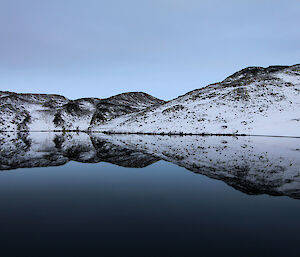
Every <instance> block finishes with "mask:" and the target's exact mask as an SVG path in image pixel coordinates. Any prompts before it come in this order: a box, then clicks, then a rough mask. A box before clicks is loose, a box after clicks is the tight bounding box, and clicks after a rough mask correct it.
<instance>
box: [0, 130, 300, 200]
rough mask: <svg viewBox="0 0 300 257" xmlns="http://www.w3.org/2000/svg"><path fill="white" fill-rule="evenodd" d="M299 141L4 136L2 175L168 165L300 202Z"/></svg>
mask: <svg viewBox="0 0 300 257" xmlns="http://www.w3.org/2000/svg"><path fill="white" fill-rule="evenodd" d="M299 142H300V141H299V139H294V138H272V137H217V136H205V137H203V136H186V137H181V136H149V135H146V136H144V135H104V134H102V133H92V134H87V133H62V132H59V133H58V132H56V133H42V132H40V133H39V132H32V133H22V132H19V133H0V146H1V147H0V170H11V169H17V168H29V167H47V166H58V165H64V164H65V163H67V162H69V161H77V162H83V163H98V162H108V163H112V164H115V165H119V166H123V167H132V168H143V167H146V166H148V165H151V164H153V163H155V162H157V161H159V160H163V161H167V162H171V163H174V164H176V165H179V166H182V167H184V168H186V169H188V170H190V171H192V172H194V173H195V174H201V175H205V176H208V177H210V178H213V179H217V180H221V181H224V183H226V184H228V185H229V186H231V187H233V188H235V189H237V190H239V191H242V192H244V193H247V194H253V195H258V194H269V195H274V196H282V195H285V196H289V197H292V198H297V199H300V173H299V172H300V158H299V157H300V144H299ZM195 179H201V176H199V177H198V176H197V178H196V177H195Z"/></svg>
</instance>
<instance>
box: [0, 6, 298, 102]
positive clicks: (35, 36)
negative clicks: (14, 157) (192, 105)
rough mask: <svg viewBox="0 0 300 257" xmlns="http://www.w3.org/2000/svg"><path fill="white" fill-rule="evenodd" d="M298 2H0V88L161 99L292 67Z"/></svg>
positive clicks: (295, 56)
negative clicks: (236, 76)
mask: <svg viewBox="0 0 300 257" xmlns="http://www.w3.org/2000/svg"><path fill="white" fill-rule="evenodd" d="M299 14H300V1H299V0H282V1H277V0H227V1H224V0H223V1H221V0H209V1H201V0H149V1H148V0H126V1H124V0H88V1H87V0H51V1H50V0H48V1H46V0H0V90H8V91H14V92H19V93H55V94H61V95H64V96H66V97H68V98H70V99H76V98H81V97H99V98H105V97H109V96H112V95H115V94H118V93H123V92H132V91H143V92H146V93H149V94H151V95H153V96H155V97H158V98H161V99H165V100H170V99H172V98H175V97H177V96H179V95H182V94H185V93H186V92H188V91H191V90H194V89H196V88H201V87H203V86H206V85H208V84H210V83H215V82H218V81H222V80H223V79H225V78H226V77H227V76H229V75H231V74H233V73H234V72H236V71H238V70H240V69H242V68H245V67H248V66H263V67H266V66H269V65H293V64H297V63H300V15H299Z"/></svg>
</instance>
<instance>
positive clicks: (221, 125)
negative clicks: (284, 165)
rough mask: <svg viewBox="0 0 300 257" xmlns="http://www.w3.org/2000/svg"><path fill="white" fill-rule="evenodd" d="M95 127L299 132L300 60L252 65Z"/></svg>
mask: <svg viewBox="0 0 300 257" xmlns="http://www.w3.org/2000/svg"><path fill="white" fill-rule="evenodd" d="M93 129H94V130H100V131H109V132H121V133H123V132H124V133H126V132H136V133H194V134H197V133H200V134H201V133H205V134H211V133H213V134H252V135H253V134H258V135H280V136H300V65H294V66H270V67H268V68H262V67H249V68H246V69H243V70H241V71H239V72H237V73H235V74H233V75H231V76H229V77H228V78H226V79H225V80H223V81H222V82H220V83H216V84H212V85H209V86H207V87H205V88H201V89H197V90H194V91H191V92H189V93H187V94H185V95H183V96H180V97H178V98H176V99H174V100H172V101H169V102H167V103H165V104H162V105H160V106H157V107H155V108H154V107H153V108H151V109H146V110H143V111H141V112H139V113H134V114H131V115H125V116H121V117H118V118H116V119H114V120H112V121H110V122H99V123H97V124H95V123H94V124H93Z"/></svg>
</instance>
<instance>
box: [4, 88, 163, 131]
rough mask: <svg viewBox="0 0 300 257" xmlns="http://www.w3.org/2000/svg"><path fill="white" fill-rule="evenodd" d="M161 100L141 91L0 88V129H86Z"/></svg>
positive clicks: (160, 102) (137, 110)
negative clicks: (75, 93)
mask: <svg viewBox="0 0 300 257" xmlns="http://www.w3.org/2000/svg"><path fill="white" fill-rule="evenodd" d="M162 103H164V101H162V100H160V99H157V98H155V97H153V96H150V95H148V94H146V93H141V92H130V93H124V94H120V95H116V96H113V97H110V98H107V99H99V98H81V99H77V100H69V99H67V98H65V97H63V96H60V95H46V94H17V93H12V92H1V91H0V131H1V130H2V131H22V130H30V131H43V130H63V129H78V130H87V129H88V128H89V127H90V126H91V124H93V123H95V122H97V123H99V121H108V120H110V119H112V118H115V117H118V116H121V115H124V114H129V113H133V112H139V111H141V110H144V109H146V108H148V107H151V106H154V105H157V104H162Z"/></svg>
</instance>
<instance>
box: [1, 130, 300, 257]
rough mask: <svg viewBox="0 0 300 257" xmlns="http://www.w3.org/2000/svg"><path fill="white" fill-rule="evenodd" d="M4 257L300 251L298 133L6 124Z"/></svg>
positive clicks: (287, 253) (285, 253)
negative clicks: (38, 128)
mask: <svg viewBox="0 0 300 257" xmlns="http://www.w3.org/2000/svg"><path fill="white" fill-rule="evenodd" d="M0 169H1V172H0V227H1V234H0V240H1V247H0V253H1V255H2V256H6V257H7V256H67V255H69V256H130V257H131V256H139V257H146V256H151V257H153V256H164V257H166V256H171V257H173V256H184V257H185V256H298V255H299V253H298V243H299V235H298V234H299V231H300V200H299V199H300V139H299V138H276V137H217V136H212V137H209V136H206V137H201V136H143V135H103V134H100V133H92V134H86V133H77V134H76V133H38V132H32V133H1V134H0Z"/></svg>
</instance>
